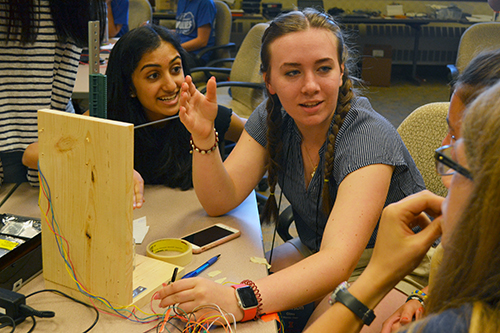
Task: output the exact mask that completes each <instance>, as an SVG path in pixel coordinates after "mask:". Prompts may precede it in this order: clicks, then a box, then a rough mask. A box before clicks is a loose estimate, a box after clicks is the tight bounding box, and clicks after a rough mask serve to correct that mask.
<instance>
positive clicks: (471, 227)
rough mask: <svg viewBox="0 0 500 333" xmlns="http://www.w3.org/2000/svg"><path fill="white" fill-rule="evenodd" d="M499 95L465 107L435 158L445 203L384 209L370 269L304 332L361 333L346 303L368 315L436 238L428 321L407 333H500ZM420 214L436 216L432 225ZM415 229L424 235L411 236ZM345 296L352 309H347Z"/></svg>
mask: <svg viewBox="0 0 500 333" xmlns="http://www.w3.org/2000/svg"><path fill="white" fill-rule="evenodd" d="M498 96H500V82H498V83H497V84H495V85H494V86H493V87H491V88H489V89H488V90H486V91H485V92H483V93H482V94H481V95H480V96H479V97H478V98H477V100H475V101H474V102H473V103H472V104H471V106H470V107H469V108H468V111H467V113H466V115H465V118H464V120H463V125H462V128H461V134H462V137H461V138H460V139H458V140H457V141H456V142H454V143H453V144H452V145H450V146H447V147H442V148H440V149H438V150H437V151H436V155H435V156H436V160H437V163H438V168H437V169H438V171H439V172H440V173H441V174H442V175H443V176H446V177H448V178H451V181H450V188H449V191H448V195H447V197H446V199H443V198H441V197H439V196H436V195H434V194H432V193H430V192H428V191H423V192H420V193H417V194H415V195H412V196H410V197H408V198H405V199H403V200H401V201H400V202H398V203H395V204H392V205H390V206H388V207H387V208H386V209H385V210H384V212H383V214H382V219H381V222H380V229H379V235H378V238H377V242H376V245H375V249H374V252H373V256H372V259H371V261H370V263H369V265H368V267H367V268H366V269H365V271H364V272H363V274H362V275H361V276H360V277H359V279H358V280H357V281H356V283H355V284H353V285H352V286H351V287H349V288H348V289H344V290H341V291H337V293H336V294H335V293H334V294H335V295H332V298H333V299H332V303H334V304H333V306H332V307H331V308H330V309H329V310H328V312H326V313H325V314H324V315H323V316H322V317H320V318H319V319H318V320H317V321H316V322H315V323H313V325H312V326H311V327H309V329H308V331H307V332H337V331H338V332H357V331H359V330H360V329H361V327H362V324H363V321H362V320H361V319H360V318H359V317H358V316H357V315H356V314H355V311H356V309H354V310H351V308H352V305H351V304H352V303H353V302H359V303H360V304H362V305H363V306H365V307H366V309H367V313H369V311H370V310H369V309H373V307H374V306H375V305H376V304H377V303H378V302H379V301H380V300H381V299H382V298H383V297H384V295H385V294H386V293H387V292H388V291H389V290H391V288H392V287H393V286H394V285H395V284H396V283H397V282H398V281H399V279H401V278H402V277H404V276H405V274H407V273H408V272H410V271H411V270H412V269H413V268H414V267H415V266H416V265H418V263H419V262H420V259H421V258H422V257H423V255H424V254H425V253H426V251H427V249H428V248H429V247H430V245H431V244H432V243H433V242H434V240H435V239H437V238H438V237H439V235H440V234H441V232H442V246H443V249H444V256H443V262H442V264H441V265H440V267H439V270H438V272H437V274H436V276H435V278H434V279H433V281H432V282H431V285H430V294H429V298H428V302H427V305H426V315H425V317H424V319H423V320H419V321H416V322H415V323H414V324H412V325H411V326H410V327H409V328H408V330H407V331H408V332H413V331H416V332H445V331H446V332H449V331H453V332H498V331H500V270H499V267H500V256H498V253H499V251H500V223H498V216H499V212H500V99H499V98H498ZM424 212H425V213H427V214H429V215H430V216H433V217H435V219H434V221H433V222H432V223H431V222H430V220H429V218H428V217H427V215H425V214H424ZM415 225H419V226H421V227H422V228H424V230H423V231H422V232H420V233H418V234H414V233H413V232H412V231H411V227H414V226H415ZM349 294H350V296H351V303H349V302H345V299H346V295H349ZM353 299H355V301H353ZM353 311H354V312H353ZM332 323H335V325H332Z"/></svg>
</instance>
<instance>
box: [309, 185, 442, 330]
mask: <svg viewBox="0 0 500 333" xmlns="http://www.w3.org/2000/svg"><path fill="white" fill-rule="evenodd" d="M443 200H444V198H442V197H439V196H436V195H435V194H432V193H431V192H429V191H422V192H420V193H417V194H414V195H412V196H409V197H407V198H405V199H403V200H401V201H399V202H397V203H395V204H391V205H389V206H388V207H387V208H386V209H385V210H384V212H383V214H382V218H381V222H380V227H379V231H378V236H377V241H376V244H375V248H374V251H373V255H372V258H371V260H370V263H369V264H368V267H367V268H366V269H365V270H364V272H363V273H362V274H361V276H360V277H359V278H358V280H357V281H356V282H355V283H354V284H353V285H352V286H351V287H350V288H349V292H350V293H351V294H352V295H353V296H354V297H356V298H357V299H358V300H359V301H360V302H362V303H363V304H365V305H366V306H367V307H368V308H370V309H373V308H374V307H375V306H376V305H377V304H378V303H379V302H380V300H382V298H383V297H384V296H385V295H386V294H387V293H388V292H389V291H390V290H391V289H392V288H393V287H394V286H395V285H396V284H397V283H398V282H399V281H400V280H401V279H402V278H403V277H405V276H406V275H407V274H409V273H410V272H411V271H412V270H413V269H415V268H416V267H417V266H418V264H419V263H420V261H421V260H422V258H423V257H424V255H425V254H426V252H427V250H428V249H429V247H430V246H431V245H432V243H433V242H434V241H435V240H436V239H437V238H438V237H439V236H440V234H441V217H440V214H441V203H442V202H443ZM424 211H425V212H426V213H428V214H429V215H431V216H433V217H436V219H435V220H434V222H432V223H431V222H430V219H429V218H428V217H427V216H426V215H425V214H424V213H423V212H424ZM417 225H418V226H420V227H421V228H422V229H423V230H422V231H421V232H419V233H417V234H415V233H414V232H413V231H412V230H411V228H413V227H415V226H417ZM362 325H363V323H362V321H361V319H359V318H358V317H357V316H356V315H354V313H353V312H351V311H350V310H349V309H347V307H345V306H344V305H343V304H341V303H338V302H337V303H335V304H334V305H333V306H332V307H331V308H330V309H329V310H328V311H327V312H326V313H325V314H324V315H322V316H321V317H320V318H319V319H318V320H316V321H315V322H314V323H313V324H312V325H311V326H310V327H309V328H308V329H307V331H306V332H308V333H312V332H314V333H321V332H359V331H360V330H361V328H362Z"/></svg>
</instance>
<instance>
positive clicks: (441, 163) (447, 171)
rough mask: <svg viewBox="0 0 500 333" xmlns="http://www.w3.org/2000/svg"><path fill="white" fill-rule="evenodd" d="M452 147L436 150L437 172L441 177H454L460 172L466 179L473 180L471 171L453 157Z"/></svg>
mask: <svg viewBox="0 0 500 333" xmlns="http://www.w3.org/2000/svg"><path fill="white" fill-rule="evenodd" d="M452 149H453V146H452V145H449V146H443V147H439V148H438V149H436V151H435V153H434V158H435V159H436V170H437V172H438V173H439V174H440V175H441V176H449V175H453V174H454V173H455V172H458V173H459V174H461V175H462V176H464V177H467V178H469V179H470V180H472V175H471V173H470V171H469V170H467V169H466V168H464V167H463V166H461V165H460V164H458V163H457V162H455V161H454V160H453V159H452V157H451V150H452Z"/></svg>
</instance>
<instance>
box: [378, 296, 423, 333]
mask: <svg viewBox="0 0 500 333" xmlns="http://www.w3.org/2000/svg"><path fill="white" fill-rule="evenodd" d="M423 313H424V308H423V307H422V304H420V302H419V301H417V300H414V299H412V300H409V301H408V302H406V303H404V304H403V305H402V306H401V307H400V308H399V309H397V310H396V312H394V313H393V314H392V315H391V316H390V317H389V318H387V319H386V320H385V321H384V324H383V325H382V330H381V331H380V333H391V332H394V331H396V330H398V329H399V328H400V327H402V326H404V325H406V324H409V323H411V322H412V321H413V320H418V319H420V318H422V316H423Z"/></svg>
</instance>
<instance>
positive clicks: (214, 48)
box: [196, 43, 236, 59]
mask: <svg viewBox="0 0 500 333" xmlns="http://www.w3.org/2000/svg"><path fill="white" fill-rule="evenodd" d="M235 48H236V44H234V43H228V44H224V45H214V46H209V47H206V48H204V49H203V50H201V51H200V52H198V53H197V54H196V58H198V59H200V58H201V57H203V55H204V54H205V53H207V52H210V51H214V50H218V49H228V50H234V49H235Z"/></svg>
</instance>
